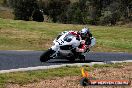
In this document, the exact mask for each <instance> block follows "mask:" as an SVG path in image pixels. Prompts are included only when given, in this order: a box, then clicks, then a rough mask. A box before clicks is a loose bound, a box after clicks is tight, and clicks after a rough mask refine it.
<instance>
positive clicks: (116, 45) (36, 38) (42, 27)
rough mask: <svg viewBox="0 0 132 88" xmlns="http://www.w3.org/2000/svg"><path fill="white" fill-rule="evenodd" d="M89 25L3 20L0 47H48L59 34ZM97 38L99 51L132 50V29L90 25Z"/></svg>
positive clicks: (41, 48)
mask: <svg viewBox="0 0 132 88" xmlns="http://www.w3.org/2000/svg"><path fill="white" fill-rule="evenodd" d="M85 26H87V25H72V24H59V23H46V22H33V21H32V22H31V21H28V22H26V21H16V20H8V19H0V50H45V49H48V48H49V47H50V46H51V44H52V41H53V39H54V38H55V37H56V36H57V34H58V33H60V32H62V31H67V30H80V29H81V28H82V27H85ZM88 27H89V28H90V29H91V31H92V33H93V36H94V37H95V38H96V40H97V43H96V46H95V47H93V48H92V50H93V51H97V52H130V53H131V52H132V28H128V27H119V26H112V27H108V26H88Z"/></svg>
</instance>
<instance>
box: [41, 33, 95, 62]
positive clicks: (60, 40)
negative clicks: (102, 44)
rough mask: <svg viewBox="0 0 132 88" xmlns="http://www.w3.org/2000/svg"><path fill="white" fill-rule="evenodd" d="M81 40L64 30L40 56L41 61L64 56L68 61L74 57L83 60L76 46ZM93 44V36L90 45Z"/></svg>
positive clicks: (73, 59)
mask: <svg viewBox="0 0 132 88" xmlns="http://www.w3.org/2000/svg"><path fill="white" fill-rule="evenodd" d="M81 42H82V40H81V38H77V37H76V36H75V35H73V34H71V33H70V32H65V33H63V34H61V35H59V36H58V37H57V38H56V39H55V40H54V41H53V46H52V47H51V48H49V49H48V50H47V51H45V52H44V53H43V54H42V55H41V56H40V61H41V62H46V61H48V60H50V59H53V58H59V57H61V58H65V59H67V60H69V61H75V59H80V60H81V61H84V60H85V56H84V55H82V53H81V52H77V51H76V48H78V47H79V45H80V44H81ZM93 45H95V38H92V40H91V46H93Z"/></svg>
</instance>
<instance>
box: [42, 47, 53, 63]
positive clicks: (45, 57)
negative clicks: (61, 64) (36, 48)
mask: <svg viewBox="0 0 132 88" xmlns="http://www.w3.org/2000/svg"><path fill="white" fill-rule="evenodd" d="M53 53H54V50H52V49H48V50H47V51H45V52H44V53H43V54H42V55H41V56H40V61H41V62H46V61H48V60H50V59H51V58H50V56H51V55H52V54H53Z"/></svg>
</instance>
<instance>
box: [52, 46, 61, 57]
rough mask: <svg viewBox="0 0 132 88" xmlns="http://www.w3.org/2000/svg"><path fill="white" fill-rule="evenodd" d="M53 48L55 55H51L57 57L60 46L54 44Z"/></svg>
mask: <svg viewBox="0 0 132 88" xmlns="http://www.w3.org/2000/svg"><path fill="white" fill-rule="evenodd" d="M51 49H52V50H54V51H55V53H53V55H51V57H52V58H56V57H57V54H58V51H59V47H56V46H52V47H51Z"/></svg>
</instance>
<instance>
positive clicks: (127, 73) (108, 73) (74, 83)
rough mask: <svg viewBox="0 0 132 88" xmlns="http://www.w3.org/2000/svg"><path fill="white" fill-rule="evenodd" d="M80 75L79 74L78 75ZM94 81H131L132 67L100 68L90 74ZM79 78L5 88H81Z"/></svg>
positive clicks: (7, 87) (105, 87) (106, 87)
mask: <svg viewBox="0 0 132 88" xmlns="http://www.w3.org/2000/svg"><path fill="white" fill-rule="evenodd" d="M80 74H81V73H80ZM89 74H91V75H92V76H94V77H95V78H96V79H129V80H130V81H132V65H129V66H122V67H120V68H112V67H109V68H108V67H107V68H100V69H94V70H93V71H92V72H90V73H89ZM80 79H81V76H68V77H62V78H61V77H57V78H53V79H49V80H42V81H41V82H37V83H30V84H27V85H22V86H21V85H18V84H8V85H7V86H6V88H83V87H82V86H80ZM86 88H132V84H130V85H129V86H87V87H86Z"/></svg>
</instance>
